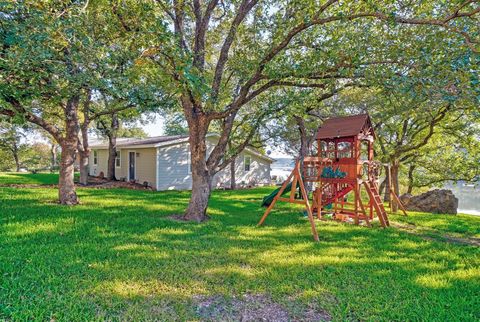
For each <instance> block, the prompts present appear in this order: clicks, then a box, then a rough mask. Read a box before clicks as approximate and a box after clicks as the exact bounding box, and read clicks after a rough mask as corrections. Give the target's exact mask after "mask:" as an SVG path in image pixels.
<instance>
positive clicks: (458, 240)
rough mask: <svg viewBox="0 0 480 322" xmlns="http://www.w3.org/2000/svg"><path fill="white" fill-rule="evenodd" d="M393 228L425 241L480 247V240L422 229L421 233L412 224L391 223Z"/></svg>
mask: <svg viewBox="0 0 480 322" xmlns="http://www.w3.org/2000/svg"><path fill="white" fill-rule="evenodd" d="M391 226H392V227H395V228H397V229H399V230H401V231H404V232H406V233H408V234H412V235H415V236H419V237H421V238H423V239H426V240H430V241H439V242H445V243H450V244H460V245H470V246H477V247H479V246H480V238H474V237H468V238H462V237H455V236H451V235H448V234H441V233H439V232H438V231H436V230H434V229H428V228H422V231H420V230H419V229H418V228H417V226H415V225H412V224H401V223H397V222H393V223H391Z"/></svg>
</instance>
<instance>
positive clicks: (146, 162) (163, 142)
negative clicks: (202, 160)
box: [89, 133, 274, 190]
mask: <svg viewBox="0 0 480 322" xmlns="http://www.w3.org/2000/svg"><path fill="white" fill-rule="evenodd" d="M218 139H219V135H218V134H213V133H212V134H208V135H207V138H206V140H207V153H210V152H211V151H212V149H213V147H214V146H215V144H216V142H218ZM90 147H91V150H92V152H91V153H90V158H89V174H90V175H91V176H98V175H100V173H103V174H105V175H106V174H107V162H108V143H106V142H99V143H92V144H91V145H90ZM273 161H274V160H273V159H271V158H269V157H267V156H266V155H263V154H262V153H260V152H258V151H256V150H254V149H251V148H246V149H245V150H244V151H242V152H241V153H240V154H239V155H238V156H237V158H236V160H235V168H236V170H235V179H236V180H235V181H236V183H237V184H239V185H266V184H270V165H271V163H272V162H273ZM115 176H116V178H117V179H118V180H127V181H135V182H138V183H141V184H144V183H147V184H148V185H149V186H150V187H152V188H154V189H156V190H188V189H191V188H192V174H191V166H190V147H189V142H188V136H186V135H177V136H157V137H150V138H146V139H126V138H124V139H118V140H117V158H116V160H115ZM222 186H230V166H227V167H226V168H225V169H223V170H221V171H220V172H218V173H217V174H216V175H215V177H214V180H213V187H222Z"/></svg>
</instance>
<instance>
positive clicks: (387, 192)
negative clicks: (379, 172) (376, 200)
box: [383, 166, 392, 202]
mask: <svg viewBox="0 0 480 322" xmlns="http://www.w3.org/2000/svg"><path fill="white" fill-rule="evenodd" d="M388 170H389V167H388V166H386V167H385V181H384V182H385V194H384V195H383V201H384V202H389V201H390V187H391V186H392V183H391V182H390V173H389V171H388Z"/></svg>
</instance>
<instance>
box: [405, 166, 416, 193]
mask: <svg viewBox="0 0 480 322" xmlns="http://www.w3.org/2000/svg"><path fill="white" fill-rule="evenodd" d="M414 171H415V164H413V163H410V166H409V167H408V189H407V193H410V194H411V193H412V191H413V172H414Z"/></svg>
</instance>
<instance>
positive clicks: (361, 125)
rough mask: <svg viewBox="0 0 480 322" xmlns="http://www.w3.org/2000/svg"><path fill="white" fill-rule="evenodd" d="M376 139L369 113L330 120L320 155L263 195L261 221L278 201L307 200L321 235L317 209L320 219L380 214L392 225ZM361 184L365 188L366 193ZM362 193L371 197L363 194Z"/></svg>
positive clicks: (320, 135)
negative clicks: (382, 191) (375, 155)
mask: <svg viewBox="0 0 480 322" xmlns="http://www.w3.org/2000/svg"><path fill="white" fill-rule="evenodd" d="M374 140H375V132H374V131H373V126H372V123H371V120H370V117H369V116H368V114H361V115H353V116H347V117H336V118H331V119H328V120H326V121H325V122H324V123H323V125H322V126H321V127H320V128H319V129H318V132H317V134H316V142H317V150H318V152H317V155H316V156H307V157H305V158H303V160H298V161H297V162H296V163H295V167H294V169H293V171H292V173H291V174H290V175H289V177H288V178H287V180H286V181H285V182H284V183H283V184H282V186H281V187H280V188H278V189H277V190H275V191H274V192H273V193H272V194H270V195H269V196H266V197H265V198H264V202H263V206H268V208H267V209H266V211H265V213H264V214H263V217H262V218H261V219H260V222H259V223H258V225H262V224H263V222H264V221H265V219H266V218H267V216H268V214H269V213H270V212H271V211H272V209H273V207H274V206H275V204H276V202H277V201H284V202H290V203H296V204H301V205H304V206H305V208H306V212H307V215H308V219H309V221H310V225H311V227H312V233H313V237H314V239H315V240H316V241H318V234H317V230H316V227H315V219H314V213H316V215H317V218H318V219H327V218H329V217H330V218H332V219H336V220H340V221H346V222H352V223H354V224H356V225H359V224H365V225H367V226H371V222H372V221H373V220H375V219H376V218H378V220H379V222H380V225H381V226H382V227H387V226H389V225H390V224H389V221H388V214H387V211H386V209H385V207H384V205H383V201H382V198H381V196H380V194H379V189H378V177H379V175H380V171H381V169H382V168H383V165H382V164H381V163H380V162H378V161H375V160H373V142H374ZM309 188H310V189H309ZM362 188H363V189H365V192H366V193H364V194H363V195H362V193H363V190H362ZM386 189H389V191H390V200H391V202H395V203H396V204H397V205H398V207H399V208H400V209H401V210H402V211H403V213H404V215H407V213H406V212H405V209H404V207H403V205H402V203H401V202H400V200H399V198H398V196H397V195H396V194H395V193H393V190H392V189H391V184H390V182H388V183H387V184H386ZM309 190H313V193H311V194H310V193H309ZM287 193H289V194H288V196H287ZM284 195H285V196H284ZM310 195H311V196H310ZM348 196H353V198H348ZM362 196H365V197H366V198H364V199H363V200H362ZM350 199H353V201H349V200H350ZM367 199H368V201H367V202H364V201H365V200H367ZM391 208H392V204H391V203H390V209H391Z"/></svg>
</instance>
